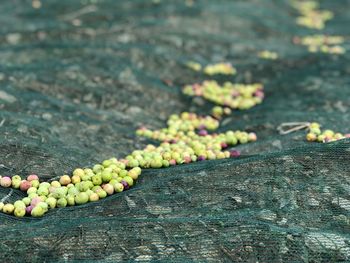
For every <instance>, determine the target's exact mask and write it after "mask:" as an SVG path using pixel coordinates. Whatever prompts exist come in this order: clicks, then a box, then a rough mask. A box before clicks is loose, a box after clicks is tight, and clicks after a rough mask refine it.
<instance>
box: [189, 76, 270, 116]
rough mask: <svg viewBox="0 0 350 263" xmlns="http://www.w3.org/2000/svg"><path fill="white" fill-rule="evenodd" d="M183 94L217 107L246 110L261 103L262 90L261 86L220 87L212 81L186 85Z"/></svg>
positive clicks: (231, 84) (226, 84)
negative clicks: (203, 99) (196, 97)
mask: <svg viewBox="0 0 350 263" xmlns="http://www.w3.org/2000/svg"><path fill="white" fill-rule="evenodd" d="M183 93H184V94H186V95H188V96H200V97H203V98H205V99H206V100H208V101H211V102H214V103H215V104H217V105H221V106H225V107H229V108H231V109H239V110H246V109H250V108H252V107H254V106H255V105H257V104H259V103H261V102H262V100H263V98H264V90H263V85H262V84H259V83H258V84H247V85H246V84H233V83H231V82H225V83H224V84H223V85H222V86H220V85H219V84H218V83H217V82H216V81H214V80H211V81H209V80H207V81H204V82H203V83H202V84H198V83H196V84H193V85H186V86H185V87H184V88H183Z"/></svg>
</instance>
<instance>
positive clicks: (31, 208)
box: [26, 205, 34, 215]
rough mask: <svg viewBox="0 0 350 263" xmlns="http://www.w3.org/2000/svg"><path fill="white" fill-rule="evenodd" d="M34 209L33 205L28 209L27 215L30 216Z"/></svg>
mask: <svg viewBox="0 0 350 263" xmlns="http://www.w3.org/2000/svg"><path fill="white" fill-rule="evenodd" d="M33 208H34V207H33V206H32V205H29V206H27V207H26V213H27V214H29V215H30V214H31V212H32V210H33Z"/></svg>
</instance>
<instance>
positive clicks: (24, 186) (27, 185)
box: [19, 180, 32, 192]
mask: <svg viewBox="0 0 350 263" xmlns="http://www.w3.org/2000/svg"><path fill="white" fill-rule="evenodd" d="M31 186H32V183H31V182H29V181H27V180H23V181H22V182H21V184H20V185H19V188H20V189H21V191H23V192H26V191H27V190H28V189H29V188H30V187H31Z"/></svg>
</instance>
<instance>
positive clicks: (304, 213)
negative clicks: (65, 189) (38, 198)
mask: <svg viewBox="0 0 350 263" xmlns="http://www.w3.org/2000/svg"><path fill="white" fill-rule="evenodd" d="M321 7H322V8H323V9H327V10H331V11H332V12H334V14H335V17H334V18H333V20H331V21H329V22H327V26H326V28H325V29H324V30H322V33H323V34H330V35H342V36H344V37H345V40H346V41H345V43H344V44H343V46H344V48H345V49H348V50H349V49H350V45H349V37H350V27H349V26H348V25H349V19H350V13H349V12H348V9H349V8H350V1H347V0H342V1H331V0H329V1H321ZM297 16H298V12H297V11H296V10H295V9H293V8H292V7H291V6H290V3H289V2H288V1H273V0H265V1H256V0H241V1H239V0H237V1H233V0H218V1H210V0H199V1H180V0H177V1H175V0H173V1H172V0H167V1H165V0H163V1H151V0H134V1H115V0H90V1H89V0H85V1H84V0H82V1H70V0H60V1H43V2H42V6H41V8H40V9H34V8H33V7H32V2H31V1H2V2H1V3H0V21H1V29H0V123H1V124H0V174H2V175H13V174H21V175H27V174H30V173H37V174H38V175H39V176H40V177H41V178H42V179H52V178H55V177H57V176H60V175H62V174H66V173H69V174H71V172H72V170H73V169H74V168H76V167H89V166H91V165H93V164H95V163H97V162H101V161H102V160H104V159H106V158H110V157H112V156H116V157H118V158H119V157H123V156H125V155H126V154H128V153H130V152H131V151H132V150H134V149H139V148H141V147H144V146H145V145H146V144H147V143H149V141H147V140H145V139H143V138H138V137H136V136H135V130H136V128H137V127H139V126H140V125H147V126H148V127H150V128H161V127H163V126H164V124H165V121H166V119H167V118H168V116H169V115H171V114H173V113H180V112H183V111H192V112H197V113H200V114H209V113H210V110H211V108H212V106H213V105H212V104H210V103H208V102H205V101H203V100H202V99H199V98H195V99H193V98H190V97H186V96H185V95H183V94H182V93H181V88H182V86H184V85H185V84H191V83H194V82H201V81H203V80H204V79H207V78H208V76H205V75H204V74H200V73H197V72H195V71H191V70H190V69H189V68H187V67H186V66H185V64H186V62H188V61H198V62H200V63H203V64H210V63H215V62H221V61H228V62H231V63H232V64H233V65H234V66H235V67H236V68H237V72H238V74H237V75H235V76H214V77H213V79H216V80H217V81H219V82H224V81H232V82H240V83H255V82H261V83H263V84H264V86H265V92H266V99H265V100H264V102H263V103H262V104H260V105H258V106H256V107H254V108H252V109H250V110H248V111H235V112H234V113H232V114H231V115H230V116H229V117H227V118H225V119H224V120H223V122H222V124H221V127H220V129H219V131H225V130H230V129H233V130H236V129H242V130H247V131H255V132H256V133H257V135H258V141H257V142H255V143H250V144H247V145H241V146H238V147H237V149H239V150H241V152H242V156H241V158H239V159H225V160H215V161H205V162H199V163H194V164H188V165H179V166H176V167H171V168H166V169H144V170H143V173H142V176H141V178H140V179H139V181H138V182H137V184H136V186H135V187H134V188H132V189H130V190H128V191H126V192H123V193H120V194H116V195H113V196H110V197H108V198H106V199H104V200H101V201H99V202H97V203H90V204H88V205H83V206H75V207H67V208H60V209H54V210H51V211H50V212H48V213H47V214H46V215H45V216H44V217H43V218H40V219H34V218H30V217H26V218H23V219H17V218H15V217H13V216H7V215H5V214H2V213H1V214H0V233H1V234H0V251H1V253H0V261H1V262H66V261H81V262H88V261H93V260H95V261H97V262H135V261H140V262H260V263H262V262H287V263H289V262H325V263H328V262H350V165H349V163H350V141H349V140H341V141H338V142H334V143H327V144H317V143H310V142H306V140H305V131H298V132H295V133H291V134H289V135H285V136H282V135H279V134H278V133H277V131H276V127H277V126H278V125H279V124H281V123H283V122H289V121H317V122H320V123H321V124H322V125H323V126H324V127H328V128H331V129H334V130H338V131H342V132H346V131H348V132H349V130H350V128H349V127H350V125H349V124H350V114H349V107H350V100H349V96H350V89H349V85H350V77H349V73H350V67H349V64H348V63H347V61H348V60H349V58H350V55H349V52H348V53H345V54H344V55H342V56H336V55H330V54H322V53H310V52H308V51H307V48H305V47H303V46H300V45H295V44H293V41H292V39H293V37H294V36H306V35H312V34H315V33H319V31H317V30H316V31H315V30H310V29H307V28H303V27H300V26H298V25H296V23H295V18H296V17H297ZM261 50H271V51H275V52H277V53H278V54H279V57H280V58H279V59H277V60H273V61H272V60H262V59H260V58H258V57H257V52H259V51H261ZM9 191H10V190H9V189H5V188H2V187H0V199H1V198H3V197H5V196H6V195H8V194H9ZM19 196H23V193H21V192H20V191H16V190H15V191H14V193H12V195H11V196H10V197H9V200H10V201H11V200H16V199H18V197H19Z"/></svg>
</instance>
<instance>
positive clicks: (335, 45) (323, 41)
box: [293, 35, 345, 54]
mask: <svg viewBox="0 0 350 263" xmlns="http://www.w3.org/2000/svg"><path fill="white" fill-rule="evenodd" d="M293 41H294V43H295V44H300V45H304V46H307V47H308V50H309V51H310V52H312V53H316V52H321V53H329V54H344V53H345V49H344V48H343V47H342V46H340V44H342V43H343V42H344V37H342V36H327V35H313V36H305V37H301V38H300V37H295V38H294V39H293Z"/></svg>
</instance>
